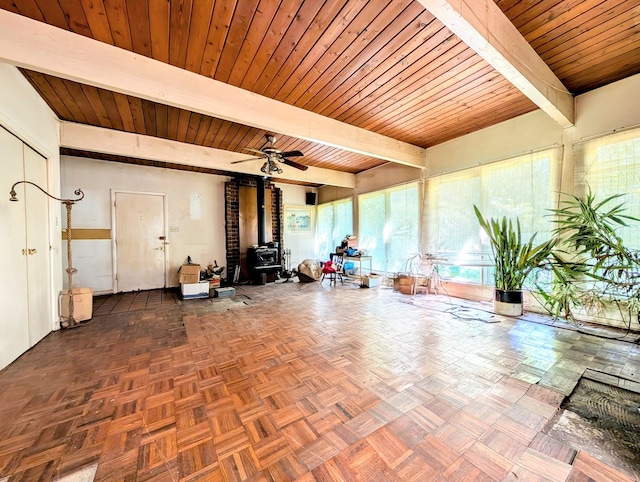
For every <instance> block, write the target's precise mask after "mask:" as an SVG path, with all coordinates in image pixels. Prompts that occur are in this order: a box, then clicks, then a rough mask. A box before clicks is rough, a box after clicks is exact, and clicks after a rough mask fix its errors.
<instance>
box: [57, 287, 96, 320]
mask: <svg viewBox="0 0 640 482" xmlns="http://www.w3.org/2000/svg"><path fill="white" fill-rule="evenodd" d="M71 297H72V299H73V319H74V320H75V321H84V320H90V319H91V318H92V317H93V288H73V289H72V290H71ZM60 316H61V317H62V318H65V319H68V318H69V290H64V291H61V292H60Z"/></svg>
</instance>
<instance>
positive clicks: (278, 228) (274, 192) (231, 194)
mask: <svg viewBox="0 0 640 482" xmlns="http://www.w3.org/2000/svg"><path fill="white" fill-rule="evenodd" d="M240 186H249V187H257V182H256V179H255V178H254V177H250V176H240V177H234V178H233V179H231V181H229V182H226V183H225V189H224V194H225V235H226V243H227V270H226V273H227V282H229V283H231V282H232V281H233V273H234V270H235V267H236V266H240ZM265 188H266V189H271V220H272V230H273V241H278V242H279V243H280V255H282V242H283V240H284V229H283V221H284V205H283V199H282V190H281V189H279V188H277V187H275V186H274V185H273V183H272V182H271V180H270V179H267V180H266V181H265Z"/></svg>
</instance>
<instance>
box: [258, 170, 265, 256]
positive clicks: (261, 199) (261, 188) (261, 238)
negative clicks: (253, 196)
mask: <svg viewBox="0 0 640 482" xmlns="http://www.w3.org/2000/svg"><path fill="white" fill-rule="evenodd" d="M264 181H265V178H264V177H259V178H258V182H257V187H258V189H257V191H258V246H264V245H266V244H267V211H266V206H265V205H264V204H265V198H266V193H265V182H264Z"/></svg>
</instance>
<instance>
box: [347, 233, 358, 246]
mask: <svg viewBox="0 0 640 482" xmlns="http://www.w3.org/2000/svg"><path fill="white" fill-rule="evenodd" d="M357 247H358V238H357V237H356V236H350V237H348V238H347V248H357Z"/></svg>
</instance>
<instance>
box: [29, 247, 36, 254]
mask: <svg viewBox="0 0 640 482" xmlns="http://www.w3.org/2000/svg"><path fill="white" fill-rule="evenodd" d="M27 251H28V253H29V254H36V253H37V252H38V250H37V249H36V248H33V249H29V250H27Z"/></svg>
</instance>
